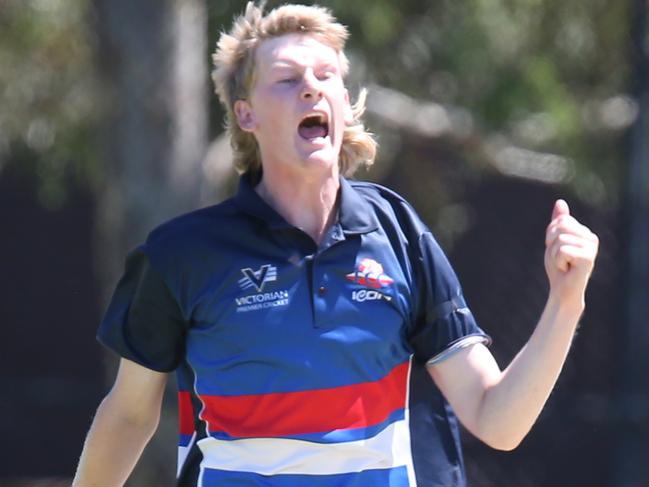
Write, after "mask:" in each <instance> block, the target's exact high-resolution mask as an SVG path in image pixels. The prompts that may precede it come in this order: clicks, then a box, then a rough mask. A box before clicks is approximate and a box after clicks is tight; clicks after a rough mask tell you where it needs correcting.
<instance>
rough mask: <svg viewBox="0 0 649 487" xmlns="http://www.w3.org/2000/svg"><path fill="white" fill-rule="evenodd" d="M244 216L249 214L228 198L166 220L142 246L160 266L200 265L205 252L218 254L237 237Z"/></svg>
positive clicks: (153, 262) (161, 267) (163, 267)
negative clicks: (242, 212)
mask: <svg viewBox="0 0 649 487" xmlns="http://www.w3.org/2000/svg"><path fill="white" fill-rule="evenodd" d="M242 220H245V218H243V216H242V214H241V212H240V211H239V210H238V209H237V207H236V206H235V205H234V204H233V200H232V199H228V200H225V201H223V202H222V203H219V204H216V205H212V206H208V207H205V208H201V209H198V210H194V211H191V212H189V213H185V214H183V215H180V216H177V217H175V218H172V219H171V220H169V221H166V222H164V223H162V224H161V225H159V226H158V227H156V228H154V229H153V230H152V231H151V232H150V233H149V235H148V237H147V238H146V240H145V242H144V244H143V245H141V246H140V249H141V250H142V251H143V252H144V253H145V254H146V255H147V257H148V258H149V260H150V261H151V263H152V264H153V265H154V267H155V268H157V269H165V268H170V267H171V268H173V267H176V266H179V265H180V266H182V265H183V264H188V263H191V264H197V265H199V264H200V261H202V260H204V258H205V256H207V255H217V256H218V255H220V252H218V251H219V250H221V249H222V248H226V247H227V246H228V242H229V241H236V239H237V238H238V234H239V233H240V232H238V231H237V228H240V227H241V224H242V223H241V221H242ZM225 229H227V230H225ZM215 250H216V251H217V252H214V251H215Z"/></svg>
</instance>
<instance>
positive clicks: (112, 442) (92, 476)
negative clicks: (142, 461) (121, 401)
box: [72, 395, 159, 487]
mask: <svg viewBox="0 0 649 487" xmlns="http://www.w3.org/2000/svg"><path fill="white" fill-rule="evenodd" d="M112 401H114V399H113V398H111V396H110V395H109V396H107V397H106V398H105V399H104V401H103V402H102V403H101V405H100V406H99V408H98V409H97V414H96V416H95V419H94V421H93V423H92V426H91V428H90V431H89V432H88V436H87V437H86V442H85V444H84V447H83V452H82V454H81V459H80V460H79V466H78V468H77V473H76V475H75V479H74V482H73V484H72V485H73V487H90V486H92V487H99V486H116V485H123V484H124V483H125V482H126V479H127V478H128V476H129V475H130V473H131V471H132V470H133V467H134V466H135V464H136V463H137V460H138V459H139V457H140V455H141V453H142V450H143V449H144V447H145V446H146V444H147V442H148V441H149V439H150V438H151V436H152V435H153V433H154V432H155V429H156V428H157V425H158V420H159V416H157V415H156V416H154V417H151V418H142V419H139V418H134V417H129V416H128V415H125V414H122V413H120V411H119V408H116V407H115V406H114V404H113V403H112Z"/></svg>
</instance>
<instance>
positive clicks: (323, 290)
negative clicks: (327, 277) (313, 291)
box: [318, 286, 327, 296]
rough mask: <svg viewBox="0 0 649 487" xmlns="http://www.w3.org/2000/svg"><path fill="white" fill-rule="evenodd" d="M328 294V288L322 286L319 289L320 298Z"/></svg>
mask: <svg viewBox="0 0 649 487" xmlns="http://www.w3.org/2000/svg"><path fill="white" fill-rule="evenodd" d="M326 293H327V288H326V287H324V286H320V287H319V288H318V294H319V295H320V296H324V295H325V294H326Z"/></svg>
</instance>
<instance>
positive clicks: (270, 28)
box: [212, 2, 377, 178]
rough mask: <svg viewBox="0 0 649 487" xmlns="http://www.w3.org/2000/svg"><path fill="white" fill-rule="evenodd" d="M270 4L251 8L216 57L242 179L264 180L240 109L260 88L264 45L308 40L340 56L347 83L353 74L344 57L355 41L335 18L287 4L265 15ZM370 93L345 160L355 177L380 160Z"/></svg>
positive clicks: (350, 131)
mask: <svg viewBox="0 0 649 487" xmlns="http://www.w3.org/2000/svg"><path fill="white" fill-rule="evenodd" d="M264 3H265V2H263V3H261V4H260V5H256V4H255V3H254V2H248V4H247V5H246V10H245V12H244V13H243V15H241V16H239V17H237V18H236V19H235V21H234V23H233V25H232V28H231V30H230V31H229V32H223V33H222V34H221V37H220V38H219V41H218V43H217V46H216V51H215V52H214V54H213V55H212V59H213V61H214V70H213V71H212V80H213V81H214V86H215V91H216V94H217V95H218V97H219V100H220V101H221V103H222V104H223V106H224V108H225V110H226V122H225V126H226V129H227V131H228V133H229V135H230V144H231V145H232V149H233V152H234V166H235V168H236V169H237V170H238V171H239V172H240V173H250V174H251V175H252V176H253V177H255V178H258V177H259V176H260V175H261V156H260V153H259V146H258V145H257V140H256V139H255V137H254V135H253V134H251V133H249V132H246V131H245V130H243V129H241V127H239V124H238V123H237V118H236V116H235V113H234V103H235V102H236V101H237V100H245V99H247V98H248V95H249V91H250V89H251V88H252V86H253V83H254V76H255V52H256V48H257V46H258V45H259V43H260V42H261V41H263V40H264V39H269V38H273V37H279V36H282V35H285V34H293V33H299V34H306V35H309V36H312V37H314V38H315V39H316V40H317V41H319V42H322V43H323V44H325V45H327V46H329V47H331V48H333V49H334V50H335V51H336V52H337V53H338V59H339V62H340V68H341V72H342V75H343V77H344V76H346V75H347V73H348V71H349V61H348V59H347V57H346V56H345V53H344V48H345V41H346V40H347V38H348V37H349V33H348V31H347V28H346V27H345V26H344V25H342V24H340V23H338V22H337V20H336V19H335V18H334V17H333V15H332V14H331V12H330V11H329V10H328V9H326V8H323V7H319V6H306V5H293V4H287V5H283V6H281V7H278V8H275V9H273V10H271V11H270V12H268V13H267V14H264V11H263V10H264ZM366 95H367V91H366V90H365V89H362V90H361V92H360V94H359V97H358V100H357V101H356V103H355V104H354V105H352V114H353V121H352V122H351V123H350V124H347V125H346V126H345V130H344V133H343V141H342V147H341V150H340V156H339V160H338V163H339V167H340V172H341V174H343V175H344V176H352V175H353V174H354V172H355V171H356V169H358V168H359V167H360V166H367V167H369V166H371V165H372V164H373V163H374V158H375V157H376V145H377V144H376V141H375V140H374V138H373V136H372V134H371V133H369V132H367V131H366V130H365V127H364V125H363V123H362V122H361V119H360V118H361V115H362V114H363V112H364V111H365V99H366Z"/></svg>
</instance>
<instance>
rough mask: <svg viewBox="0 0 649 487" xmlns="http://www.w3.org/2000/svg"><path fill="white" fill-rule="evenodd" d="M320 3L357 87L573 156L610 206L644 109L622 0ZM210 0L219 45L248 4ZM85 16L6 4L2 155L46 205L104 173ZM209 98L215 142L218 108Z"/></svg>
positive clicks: (588, 184) (50, 6)
mask: <svg viewBox="0 0 649 487" xmlns="http://www.w3.org/2000/svg"><path fill="white" fill-rule="evenodd" d="M279 3H280V2H277V1H270V2H268V8H272V7H274V6H276V5H278V4H279ZM305 3H313V2H305ZM319 3H320V4H322V5H324V6H327V7H330V8H331V9H332V10H333V11H334V13H335V14H336V15H337V16H338V17H339V18H340V20H341V21H342V22H344V23H345V24H347V25H348V26H349V27H350V29H351V31H352V37H351V40H350V44H349V52H350V54H351V57H352V59H353V62H354V70H353V73H352V77H351V79H350V84H351V88H352V90H353V89H354V88H355V87H357V86H359V85H362V84H366V83H367V82H368V81H369V82H375V83H377V84H380V85H383V86H387V87H390V88H392V89H396V90H400V91H402V92H404V93H406V94H408V95H409V96H412V97H414V98H416V99H421V100H433V101H436V102H438V103H441V104H444V105H452V106H458V107H462V108H464V109H466V110H468V112H469V113H470V114H471V115H472V122H473V127H474V128H475V133H476V134H478V135H479V136H480V137H484V138H485V139H489V138H492V137H494V136H503V137H505V138H506V139H507V140H508V141H510V142H511V143H512V144H514V145H516V146H518V147H523V148H526V149H530V150H534V151H539V152H548V153H552V154H560V155H562V156H564V157H566V158H567V159H569V160H570V161H572V164H573V169H574V172H573V174H574V175H575V176H577V177H574V176H573V177H572V179H571V183H572V184H573V186H574V187H575V188H576V189H577V190H578V193H579V194H581V195H582V196H584V197H585V198H586V199H590V200H591V201H592V202H595V203H600V204H606V203H610V202H614V201H615V200H616V198H617V196H616V192H617V188H618V184H619V177H620V175H619V166H620V162H621V161H622V157H623V154H622V151H621V150H620V148H621V143H620V142H621V140H622V136H623V135H624V133H625V129H626V128H627V127H628V126H629V124H630V123H631V122H632V121H633V119H634V117H635V116H636V113H637V105H636V103H635V101H634V100H633V99H631V98H630V97H629V96H627V95H626V92H627V91H628V84H629V81H628V79H629V66H628V62H627V59H628V50H629V49H628V42H629V40H628V25H629V18H628V15H629V14H628V2H615V1H613V0H574V1H572V2H562V1H558V0H470V1H466V2H453V1H450V0H445V1H441V2H429V1H423V2H422V1H420V0H400V1H398V2H397V1H394V0H374V1H372V2H369V1H354V2H352V1H349V0H323V1H321V2H319ZM207 5H208V12H209V21H210V47H211V48H213V46H214V43H215V41H216V39H217V37H218V33H219V32H220V31H221V30H223V29H225V28H227V27H228V26H229V23H230V21H231V19H232V17H233V15H235V14H237V13H240V12H241V11H242V10H243V8H244V6H245V3H244V2H242V1H239V0H237V1H234V0H230V1H223V0H221V1H218V2H216V1H214V2H212V1H208V2H207ZM88 20H89V15H88V2H87V0H65V1H64V0H4V1H2V2H0V86H1V87H2V90H1V91H0V106H2V111H1V112H0V161H6V160H7V159H9V155H10V154H12V153H13V154H14V155H15V153H16V152H20V151H23V150H28V151H29V153H30V154H31V155H32V156H34V157H31V158H30V160H32V161H37V162H33V164H31V166H30V167H31V169H33V170H34V171H35V172H36V174H37V175H38V176H39V179H40V181H41V182H42V187H43V195H44V196H46V199H47V200H48V201H50V202H52V201H56V200H57V195H58V196H60V195H61V194H62V193H61V188H62V187H63V186H62V184H61V183H62V182H63V181H64V180H65V176H66V175H67V174H75V175H78V176H82V177H84V178H87V177H91V178H92V177H93V176H96V175H97V174H98V173H99V168H98V167H97V158H96V157H95V156H94V151H93V144H92V141H93V137H92V133H93V131H92V129H93V124H94V122H95V121H96V120H97V116H98V113H99V107H101V102H102V94H101V90H99V89H97V88H96V86H97V85H96V81H95V77H94V76H95V75H94V63H93V58H92V57H93V52H94V51H93V44H94V36H93V33H92V32H91V28H90V27H89V25H90V23H89V22H88ZM207 55H208V53H206V56H207ZM212 103H213V105H212V126H213V129H212V132H213V135H216V133H218V132H220V131H221V127H222V123H221V120H222V115H223V114H222V111H221V110H220V108H219V107H218V103H217V102H216V100H215V98H214V97H213V101H212ZM474 169H478V170H480V169H481V165H480V163H479V162H478V163H475V164H474Z"/></svg>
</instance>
